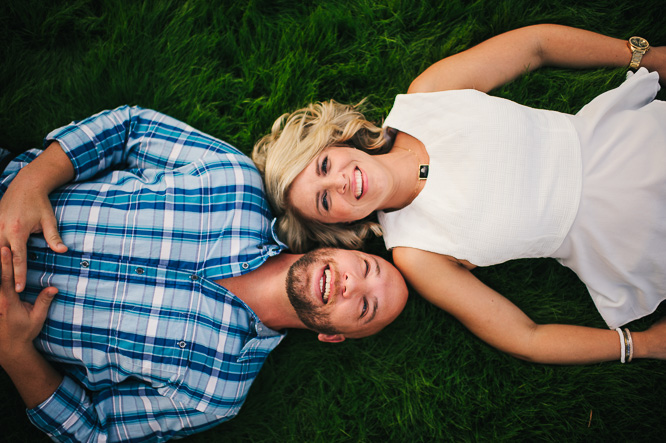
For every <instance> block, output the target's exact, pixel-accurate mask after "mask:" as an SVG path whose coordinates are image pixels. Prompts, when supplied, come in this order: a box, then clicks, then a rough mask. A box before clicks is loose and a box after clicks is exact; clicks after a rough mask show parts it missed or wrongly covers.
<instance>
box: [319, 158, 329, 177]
mask: <svg viewBox="0 0 666 443" xmlns="http://www.w3.org/2000/svg"><path fill="white" fill-rule="evenodd" d="M321 172H323V173H324V174H326V173H327V172H328V157H324V160H323V161H322V162H321Z"/></svg>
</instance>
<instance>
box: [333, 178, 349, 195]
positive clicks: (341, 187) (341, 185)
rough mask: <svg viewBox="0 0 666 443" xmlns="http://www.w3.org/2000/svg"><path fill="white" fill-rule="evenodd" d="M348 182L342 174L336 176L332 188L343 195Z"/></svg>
mask: <svg viewBox="0 0 666 443" xmlns="http://www.w3.org/2000/svg"><path fill="white" fill-rule="evenodd" d="M347 185H348V180H347V177H346V176H345V175H344V174H338V176H337V177H336V178H335V180H334V183H333V188H334V189H335V190H336V192H338V193H339V194H344V193H345V191H347Z"/></svg>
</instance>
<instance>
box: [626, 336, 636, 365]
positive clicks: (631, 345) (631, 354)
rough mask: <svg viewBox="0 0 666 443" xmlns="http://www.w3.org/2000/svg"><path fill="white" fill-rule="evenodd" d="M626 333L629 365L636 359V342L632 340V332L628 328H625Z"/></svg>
mask: <svg viewBox="0 0 666 443" xmlns="http://www.w3.org/2000/svg"><path fill="white" fill-rule="evenodd" d="M624 333H625V335H626V336H627V340H628V341H627V344H628V345H629V349H628V350H627V354H629V355H628V356H627V363H631V360H633V358H634V340H633V339H632V338H631V332H630V331H629V329H628V328H624Z"/></svg>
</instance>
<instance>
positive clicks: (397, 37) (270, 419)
mask: <svg viewBox="0 0 666 443" xmlns="http://www.w3.org/2000/svg"><path fill="white" fill-rule="evenodd" d="M577 3H584V4H582V5H580V6H579V5H577ZM639 8H640V10H639V9H638V8H636V7H633V8H632V7H631V6H630V2H623V1H611V0H596V1H589V2H567V1H561V0H535V1H528V0H496V1H490V0H485V1H484V0H477V1H462V0H457V1H456V0H451V1H445V0H443V1H400V0H394V1H388V0H387V1H383V2H371V1H368V0H349V1H328V2H327V1H318V2H308V3H305V2H303V3H300V2H293V1H268V0H255V1H247V2H236V1H234V2H232V1H226V2H215V1H205V0H191V1H188V2H177V1H153V2H149V1H147V2H139V1H136V0H109V1H85V0H80V1H73V2H68V3H65V2H58V1H47V0H40V1H37V0H5V1H4V2H2V3H1V4H0V23H2V26H0V60H2V62H1V63H0V127H1V128H2V131H3V139H2V142H1V146H2V147H4V148H9V149H11V150H13V151H17V152H18V151H21V150H24V149H27V148H31V147H39V146H40V145H41V139H42V137H43V136H44V135H45V134H46V133H47V132H48V131H49V130H51V129H53V128H55V127H58V126H61V125H63V124H66V123H68V122H69V121H71V120H74V119H81V118H84V117H86V116H88V115H91V114H93V113H95V112H97V111H100V110H102V109H107V108H112V107H116V106H118V105H121V104H124V103H128V104H138V105H141V106H144V107H150V108H154V109H157V110H159V111H162V112H165V113H167V114H170V115H172V116H174V117H176V118H179V119H181V120H185V121H187V122H188V123H190V124H191V125H192V126H194V127H197V128H199V129H201V130H203V131H205V132H208V133H210V134H213V135H215V136H217V137H219V138H222V139H225V140H227V141H229V142H231V143H233V144H234V145H236V146H237V147H239V148H240V149H241V150H243V151H244V152H246V153H249V152H250V150H251V148H252V145H253V143H254V141H255V140H256V139H258V138H259V137H260V136H261V135H263V134H264V133H265V132H267V131H268V129H269V128H270V125H271V124H272V122H273V120H274V119H275V118H276V117H277V116H279V115H280V114H282V113H283V112H287V111H290V110H293V109H295V108H297V107H300V106H302V105H304V104H306V103H308V102H311V101H315V100H324V99H329V98H335V99H336V100H338V101H341V102H357V101H359V100H360V99H362V98H363V97H368V98H369V103H370V105H369V108H368V115H369V116H370V117H372V118H374V119H377V120H379V119H381V118H382V117H384V116H385V115H386V113H387V111H388V110H389V109H390V107H391V105H392V102H393V98H394V96H395V94H397V93H401V92H404V91H405V90H406V88H407V86H408V85H409V83H410V81H411V80H412V79H413V78H414V77H415V76H416V75H417V74H418V73H419V72H421V71H422V70H423V69H424V68H425V67H427V66H428V65H429V64H431V63H433V62H435V61H437V60H438V59H440V58H442V57H445V56H447V55H450V54H453V53H455V52H457V51H460V50H463V49H465V48H468V47H469V46H470V45H473V44H476V43H478V42H481V41H482V40H484V39H486V38H488V37H490V36H492V35H495V34H498V33H501V32H504V31H507V30H510V29H513V28H517V27H520V26H525V25H530V24H535V23H544V22H553V23H560V24H566V25H571V26H578V27H582V28H586V29H590V30H594V31H600V32H603V33H606V34H609V35H613V36H616V37H621V38H628V37H629V36H631V35H635V34H637V35H641V36H644V37H646V38H647V39H648V40H649V41H650V42H651V43H652V44H653V45H664V44H666V13H665V12H664V11H666V4H664V1H661V0H651V1H650V0H647V1H645V2H642V3H641V4H640V7H639ZM627 61H628V60H627ZM623 76H624V70H617V69H616V70H611V69H600V70H593V71H585V72H580V71H578V72H577V71H572V70H563V69H543V70H541V71H539V72H535V73H532V74H530V75H528V76H526V77H524V78H521V79H519V80H517V81H515V82H513V83H512V84H510V85H507V86H505V87H503V88H501V89H499V90H497V91H494V94H497V95H500V96H503V97H507V98H511V99H513V100H515V101H518V102H520V103H524V104H527V105H531V106H538V107H545V108H549V109H555V110H559V111H564V112H575V111H577V110H578V109H580V107H582V106H583V105H584V104H585V103H586V102H587V101H589V100H590V99H591V98H592V97H594V96H596V95H597V94H598V93H600V92H602V91H605V90H607V89H609V88H611V87H614V86H616V85H618V84H619V83H620V82H621V81H622V79H623ZM659 97H660V98H661V99H665V98H666V97H665V94H664V92H661V93H660V95H659ZM368 249H369V250H370V251H372V252H376V253H381V254H385V253H384V251H383V248H382V245H381V242H379V241H375V242H372V244H371V245H370V246H369V248H368ZM477 275H478V276H479V277H480V278H481V279H482V280H484V281H485V282H487V283H488V284H489V285H491V286H492V287H494V288H495V289H497V290H499V291H500V292H502V293H504V294H506V295H507V296H508V297H509V298H510V299H512V300H513V301H514V302H515V303H516V304H518V306H520V307H521V308H522V309H524V310H525V312H526V313H527V314H528V315H530V316H531V317H532V318H533V319H534V320H535V321H538V322H567V323H575V324H584V325H589V326H596V327H604V323H603V321H602V320H601V318H600V316H599V315H598V314H597V313H596V310H595V309H594V307H593V304H592V302H591V300H590V298H589V296H588V295H587V293H586V290H585V288H584V286H583V285H582V283H580V282H579V281H578V280H577V278H576V277H575V275H573V273H571V272H570V271H568V270H567V269H565V268H563V267H561V266H559V265H558V264H557V263H555V262H554V261H553V260H521V261H516V262H511V263H507V264H504V265H500V266H495V267H491V268H488V269H482V270H479V271H478V272H477ZM663 311H664V310H663V309H662V315H663ZM657 315H659V314H657ZM656 317H657V316H653V317H652V318H648V319H645V320H641V321H638V322H636V324H635V325H632V328H634V329H643V328H645V327H647V325H649V324H650V322H651V321H654V319H655V318H656ZM0 372H1V371H0ZM0 393H2V396H0V398H2V402H1V403H0V429H1V431H0V432H1V433H2V434H1V435H0V440H3V439H4V440H6V441H10V442H36V441H47V439H46V437H45V436H43V435H42V434H41V433H40V432H39V431H38V430H36V429H34V428H33V427H32V426H31V425H30V423H29V422H28V420H27V418H26V416H25V413H24V410H23V406H22V402H21V400H20V398H19V397H18V395H17V394H16V392H15V391H14V389H13V387H12V386H11V383H10V381H9V380H8V378H7V376H6V375H5V374H4V372H2V373H0ZM665 398H666V363H664V362H656V361H636V362H633V363H632V364H630V365H620V364H619V363H607V364H599V365H591V366H586V367H572V366H564V367H559V366H549V365H536V364H529V363H525V362H522V361H519V360H516V359H514V358H512V357H509V356H507V355H504V354H502V353H500V352H498V351H495V350H494V349H492V348H490V347H489V346H487V345H485V344H484V343H483V342H481V341H480V340H478V339H477V338H475V337H474V336H473V335H472V334H470V333H469V332H468V331H466V330H465V329H464V328H463V327H462V326H461V325H460V324H459V323H458V322H457V321H456V320H455V319H453V318H452V317H451V316H449V315H448V314H446V313H443V312H441V311H440V310H438V309H436V308H434V307H432V306H430V305H429V304H428V303H426V302H424V301H423V300H421V299H420V298H419V297H418V296H417V295H416V294H413V296H411V300H410V301H409V303H408V305H407V308H406V310H405V312H404V313H403V314H402V315H401V316H400V317H399V319H398V320H397V321H396V322H395V323H394V324H393V325H391V326H390V327H389V328H387V329H386V330H385V331H384V332H383V333H381V334H379V335H378V336H375V337H372V338H369V339H364V340H360V341H348V342H345V343H342V344H337V345H331V344H322V343H319V342H317V341H316V339H315V336H314V335H313V334H312V333H309V332H306V331H293V332H292V333H290V334H289V336H288V337H287V339H286V340H285V342H284V343H283V344H282V345H280V347H279V348H278V349H277V350H276V351H275V352H274V353H273V354H272V355H271V356H270V358H269V359H268V362H267V363H266V365H265V367H264V369H263V370H262V373H261V375H260V376H259V378H258V379H257V381H256V383H255V384H254V386H253V387H252V390H251V392H250V395H249V398H248V400H247V402H246V404H245V406H244V407H243V409H242V410H241V412H240V414H239V415H238V417H236V418H235V419H233V420H231V421H229V422H227V423H224V424H222V425H220V426H218V427H216V428H214V429H213V430H210V431H208V432H206V433H203V434H199V435H197V436H194V437H191V438H189V439H187V441H191V442H217V441H225V442H241V441H257V442H283V441H299V442H300V441H303V442H343V441H366V442H370V441H396V442H403V441H405V442H406V441H456V442H458V441H503V440H512V441H513V440H516V441H547V442H550V441H552V442H556V441H557V442H560V441H574V442H576V441H586V442H587V441H603V442H608V441H635V442H642V441H644V442H652V441H663V438H664V437H663V434H664V431H666V412H665V409H664V404H665V402H664V399H665ZM590 414H592V415H591V419H590Z"/></svg>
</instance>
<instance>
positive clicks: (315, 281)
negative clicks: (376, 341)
mask: <svg viewBox="0 0 666 443" xmlns="http://www.w3.org/2000/svg"><path fill="white" fill-rule="evenodd" d="M287 294H288V295H289V300H290V301H291V304H292V305H293V306H294V309H296V312H297V314H298V316H299V317H300V319H301V320H302V321H303V323H305V325H306V326H307V327H309V328H310V329H314V330H315V331H319V332H322V334H320V335H319V339H320V340H323V341H341V340H344V338H360V337H365V336H368V335H372V334H375V333H377V332H379V331H380V330H381V329H383V328H384V326H386V325H388V324H389V323H391V322H392V321H393V320H395V318H396V317H397V316H398V314H400V312H402V309H403V308H404V307H405V303H406V302H407V286H406V285H405V281H404V279H403V278H402V275H400V272H398V270H397V269H396V268H395V267H394V266H393V265H392V264H390V263H389V262H387V261H386V260H384V259H382V258H381V257H377V256H375V255H370V254H366V253H363V252H360V251H350V250H346V249H333V248H324V249H317V250H315V251H311V252H309V253H307V254H305V255H304V256H303V257H301V258H300V259H299V260H297V261H296V262H295V263H294V264H293V265H292V266H291V268H290V269H289V273H288V275H287Z"/></svg>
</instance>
